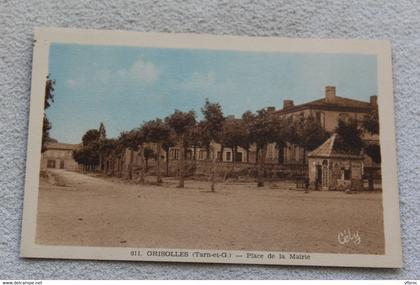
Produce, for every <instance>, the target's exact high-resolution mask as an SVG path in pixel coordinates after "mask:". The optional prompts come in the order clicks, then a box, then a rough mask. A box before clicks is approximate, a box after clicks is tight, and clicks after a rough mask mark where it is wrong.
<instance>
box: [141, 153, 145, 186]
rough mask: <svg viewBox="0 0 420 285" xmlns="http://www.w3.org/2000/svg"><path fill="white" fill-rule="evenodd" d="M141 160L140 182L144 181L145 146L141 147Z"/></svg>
mask: <svg viewBox="0 0 420 285" xmlns="http://www.w3.org/2000/svg"><path fill="white" fill-rule="evenodd" d="M140 160H141V172H140V182H141V183H144V176H145V159H144V148H143V146H141V147H140Z"/></svg>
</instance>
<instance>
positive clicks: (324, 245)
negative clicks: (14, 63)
mask: <svg viewBox="0 0 420 285" xmlns="http://www.w3.org/2000/svg"><path fill="white" fill-rule="evenodd" d="M398 204H399V198H398V183H397V169H396V146H395V133H394V107H393V87H392V66H391V46H390V43H389V42H386V41H362V40H316V39H282V38H268V37H267V38H262V37H260V38H258V37H235V36H207V35H191V34H156V33H137V32H122V31H98V30H76V29H54V28H40V29H36V30H35V36H34V53H33V73H32V94H31V106H30V122H29V138H28V154H27V172H26V188H25V202H24V215H23V228H22V256H23V257H34V258H73V259H108V260H132V261H174V262H206V263H244V264H246V263H250V264H287V265H322V266H356V267H401V266H402V251H401V241H400V222H399V206H398Z"/></svg>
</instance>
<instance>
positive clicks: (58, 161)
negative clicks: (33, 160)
mask: <svg viewBox="0 0 420 285" xmlns="http://www.w3.org/2000/svg"><path fill="white" fill-rule="evenodd" d="M78 147H79V145H78V144H67V143H55V142H53V143H49V144H47V147H46V150H45V151H44V152H43V153H42V155H41V169H42V170H45V169H48V168H55V169H66V170H77V169H78V164H77V162H76V161H75V160H74V159H73V155H72V152H73V150H75V149H76V148H78Z"/></svg>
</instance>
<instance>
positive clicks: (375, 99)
mask: <svg viewBox="0 0 420 285" xmlns="http://www.w3.org/2000/svg"><path fill="white" fill-rule="evenodd" d="M370 106H372V107H377V106H378V96H376V95H374V96H370Z"/></svg>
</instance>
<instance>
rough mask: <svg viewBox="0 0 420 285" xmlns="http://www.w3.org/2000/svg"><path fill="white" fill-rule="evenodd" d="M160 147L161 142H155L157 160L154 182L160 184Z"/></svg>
mask: <svg viewBox="0 0 420 285" xmlns="http://www.w3.org/2000/svg"><path fill="white" fill-rule="evenodd" d="M161 149H162V143H161V142H158V143H157V161H156V183H157V184H161V183H162V178H161V175H160V151H161Z"/></svg>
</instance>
